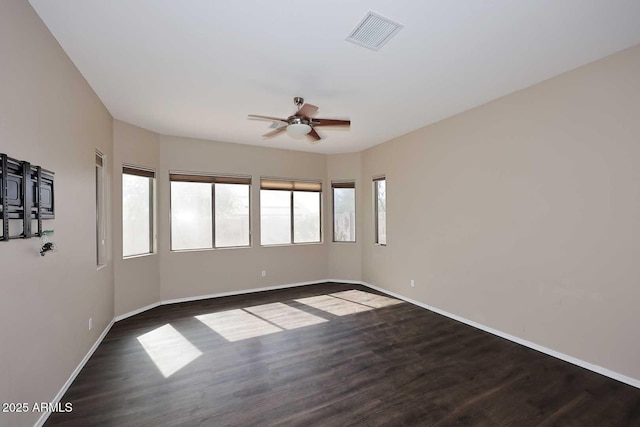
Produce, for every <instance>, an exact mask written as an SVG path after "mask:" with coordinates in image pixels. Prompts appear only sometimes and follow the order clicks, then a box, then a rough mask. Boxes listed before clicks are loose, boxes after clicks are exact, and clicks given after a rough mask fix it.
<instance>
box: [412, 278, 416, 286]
mask: <svg viewBox="0 0 640 427" xmlns="http://www.w3.org/2000/svg"><path fill="white" fill-rule="evenodd" d="M411 287H412V288H415V287H416V281H415V280H413V279H411Z"/></svg>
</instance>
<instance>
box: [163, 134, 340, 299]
mask: <svg viewBox="0 0 640 427" xmlns="http://www.w3.org/2000/svg"><path fill="white" fill-rule="evenodd" d="M170 170H180V171H195V172H213V173H232V174H245V175H252V177H253V185H252V194H251V206H252V209H251V230H252V235H253V237H252V241H253V245H252V247H251V248H240V249H215V250H207V251H193V252H171V251H170V240H169V237H170V233H169V231H170V223H169V216H170V214H169V175H168V174H169V171H170ZM326 171H327V160H326V156H325V155H322V154H311V153H303V152H298V151H288V150H278V149H272V148H262V147H255V146H249V145H239V144H228V143H221V142H212V141H202V140H195V139H187V138H178V137H170V136H161V137H160V170H159V175H158V192H159V194H158V198H159V210H158V212H159V215H158V221H159V227H160V231H161V234H160V238H159V250H160V281H161V293H160V296H161V299H163V300H167V299H173V298H183V297H191V296H200V295H207V294H213V293H220V292H231V291H239V290H245V289H253V288H260V287H265V286H273V285H284V284H290V283H299V282H306V281H313V280H323V279H326V278H327V245H326V244H324V243H323V244H309V245H295V246H278V247H261V246H260V210H259V206H260V198H259V196H260V191H259V189H260V177H261V176H268V177H284V178H304V179H318V180H323V181H324V180H325V178H326ZM324 184H325V188H326V185H327V183H326V182H325V183H324ZM327 194H328V193H327V192H326V191H325V196H326V195H327ZM324 202H325V204H326V197H325V201H324ZM324 212H325V214H326V212H327V211H326V209H325V211H324ZM323 231H324V238H325V241H326V239H330V235H327V230H326V227H325V230H323ZM262 270H266V271H267V275H266V277H262V276H261V272H262Z"/></svg>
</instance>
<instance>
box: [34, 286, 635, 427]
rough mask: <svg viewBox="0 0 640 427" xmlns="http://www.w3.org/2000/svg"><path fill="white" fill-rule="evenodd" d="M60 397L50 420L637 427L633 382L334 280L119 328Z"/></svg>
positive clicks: (164, 310) (190, 307) (176, 307)
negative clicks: (61, 406) (63, 406)
mask: <svg viewBox="0 0 640 427" xmlns="http://www.w3.org/2000/svg"><path fill="white" fill-rule="evenodd" d="M145 348H146V349H145ZM154 360H155V362H154ZM61 402H63V403H66V402H71V403H72V404H73V412H70V413H54V414H52V415H51V417H50V418H49V420H48V421H47V423H46V425H47V426H94V425H99V426H127V427H133V426H263V425H264V426H349V425H362V426H374V425H385V426H451V425H475V426H599V427H600V426H640V390H638V389H636V388H633V387H631V386H628V385H625V384H623V383H620V382H617V381H615V380H612V379H609V378H606V377H604V376H601V375H598V374H595V373H593V372H590V371H587V370H585V369H582V368H579V367H577V366H574V365H571V364H568V363H565V362H563V361H561V360H558V359H555V358H553V357H550V356H546V355H544V354H542V353H539V352H536V351H534V350H531V349H528V348H525V347H522V346H520V345H518V344H514V343H512V342H509V341H506V340H503V339H501V338H498V337H496V336H493V335H490V334H488V333H485V332H482V331H479V330H477V329H474V328H472V327H469V326H466V325H464V324H461V323H458V322H456V321H453V320H450V319H448V318H446V317H443V316H440V315H438V314H435V313H432V312H430V311H427V310H424V309H422V308H419V307H416V306H413V305H411V304H408V303H404V302H400V301H398V300H393V299H390V298H388V297H381V296H378V294H377V293H375V292H374V291H372V290H370V289H368V288H365V287H361V286H356V285H344V284H335V283H328V284H323V285H314V286H305V287H299V288H291V289H286V290H278V291H269V292H260V293H255V294H249V295H242V296H233V297H225V298H218V299H211V300H204V301H197V302H190V303H182V304H173V305H167V306H162V307H158V308H155V309H152V310H149V311H147V312H145V313H142V314H139V315H137V316H134V317H131V318H129V319H126V320H123V321H121V322H118V323H116V324H115V325H114V326H113V328H112V329H111V331H110V332H109V334H108V335H107V336H106V338H105V340H104V341H103V342H102V344H101V345H100V346H99V348H98V349H97V350H96V352H95V353H94V355H93V356H92V357H91V359H90V360H89V361H88V363H87V364H86V366H85V368H84V369H83V370H82V371H81V372H80V374H79V375H78V377H77V379H76V380H75V382H74V383H73V384H72V385H71V387H70V388H69V390H68V391H67V393H66V394H65V396H64V397H63V398H62V400H61Z"/></svg>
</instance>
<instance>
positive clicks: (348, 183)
mask: <svg viewBox="0 0 640 427" xmlns="http://www.w3.org/2000/svg"><path fill="white" fill-rule="evenodd" d="M336 188H338V189H342V188H352V189H353V216H354V219H355V223H354V230H353V236H354V237H353V240H336V191H335V190H336ZM356 198H357V190H356V181H355V180H345V181H342V180H340V181H331V208H332V212H331V213H332V219H333V221H331V229H332V235H333V240H332V242H333V243H357V241H358V231H357V228H356V224H357V222H358V204H357V203H356Z"/></svg>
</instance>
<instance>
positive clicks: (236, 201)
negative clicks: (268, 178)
mask: <svg viewBox="0 0 640 427" xmlns="http://www.w3.org/2000/svg"><path fill="white" fill-rule="evenodd" d="M169 179H170V181H171V250H172V251H180V250H196V249H213V248H232V247H248V246H250V245H251V227H250V214H249V212H250V189H251V177H250V176H218V175H195V174H184V173H170V174H169Z"/></svg>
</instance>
